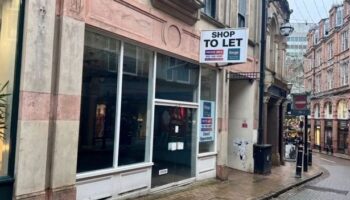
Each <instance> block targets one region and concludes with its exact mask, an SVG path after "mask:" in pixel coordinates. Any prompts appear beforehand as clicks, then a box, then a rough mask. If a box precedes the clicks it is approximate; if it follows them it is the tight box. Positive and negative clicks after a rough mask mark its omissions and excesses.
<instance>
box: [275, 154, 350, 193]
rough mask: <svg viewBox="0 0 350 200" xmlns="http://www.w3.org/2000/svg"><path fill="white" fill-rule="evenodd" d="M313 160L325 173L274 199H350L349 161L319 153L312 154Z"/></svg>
mask: <svg viewBox="0 0 350 200" xmlns="http://www.w3.org/2000/svg"><path fill="white" fill-rule="evenodd" d="M313 161H314V163H315V164H317V165H319V166H321V167H322V168H323V169H324V171H325V173H324V174H323V175H322V176H321V177H320V178H318V179H316V180H314V181H312V182H309V183H307V184H305V185H302V186H300V187H298V188H296V189H293V190H290V191H288V192H286V193H284V194H282V195H280V196H279V197H277V198H275V199H279V200H282V199H283V200H284V199H288V200H301V199H322V200H323V199H324V200H330V199H336V200H342V199H350V193H349V191H350V161H349V160H345V159H340V158H335V157H331V156H327V155H323V154H319V153H314V154H313Z"/></svg>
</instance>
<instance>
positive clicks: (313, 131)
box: [309, 119, 316, 148]
mask: <svg viewBox="0 0 350 200" xmlns="http://www.w3.org/2000/svg"><path fill="white" fill-rule="evenodd" d="M309 120H310V136H311V141H310V143H311V144H310V145H311V148H314V146H315V144H316V142H315V140H316V137H315V120H314V119H309Z"/></svg>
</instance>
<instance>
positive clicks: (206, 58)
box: [199, 28, 248, 63]
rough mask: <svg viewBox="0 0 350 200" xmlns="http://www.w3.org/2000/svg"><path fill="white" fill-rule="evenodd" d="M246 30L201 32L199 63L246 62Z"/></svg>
mask: <svg viewBox="0 0 350 200" xmlns="http://www.w3.org/2000/svg"><path fill="white" fill-rule="evenodd" d="M247 49H248V29H247V28H235V29H217V30H206V31H202V32H201V40H200V56H199V57H200V59H199V60H200V63H244V62H246V61H247Z"/></svg>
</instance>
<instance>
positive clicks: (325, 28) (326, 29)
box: [323, 19, 330, 36]
mask: <svg viewBox="0 0 350 200" xmlns="http://www.w3.org/2000/svg"><path fill="white" fill-rule="evenodd" d="M329 28H330V26H329V19H326V20H325V21H324V27H323V35H324V36H328V35H329Z"/></svg>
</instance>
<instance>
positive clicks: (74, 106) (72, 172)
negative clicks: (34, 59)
mask: <svg viewBox="0 0 350 200" xmlns="http://www.w3.org/2000/svg"><path fill="white" fill-rule="evenodd" d="M82 2H83V1H75V3H74V4H72V2H71V1H68V0H65V1H62V2H61V3H62V8H63V9H62V12H61V13H60V15H59V16H57V31H56V36H57V38H58V41H57V48H56V51H57V55H59V57H57V58H56V60H57V67H56V71H55V80H54V84H55V87H54V89H53V96H54V102H53V105H54V106H53V112H52V113H53V116H54V117H53V120H52V124H53V126H52V129H51V134H52V135H51V146H52V149H51V151H50V169H51V170H50V172H48V173H49V175H50V181H49V183H48V188H49V190H48V196H49V198H50V199H55V200H65V199H75V198H76V190H75V182H76V166H77V154H78V152H77V151H78V138H79V121H80V101H81V87H82V77H83V76H82V70H83V52H84V33H85V24H84V21H83V20H82V18H81V17H80V16H79V14H80V13H82V12H83V10H82V6H83V5H82ZM72 11H74V12H72ZM67 50H69V51H67Z"/></svg>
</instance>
